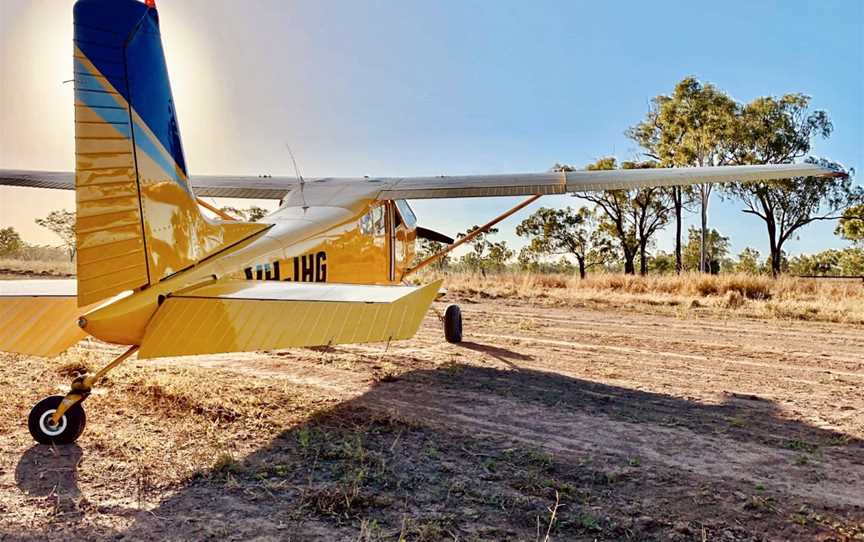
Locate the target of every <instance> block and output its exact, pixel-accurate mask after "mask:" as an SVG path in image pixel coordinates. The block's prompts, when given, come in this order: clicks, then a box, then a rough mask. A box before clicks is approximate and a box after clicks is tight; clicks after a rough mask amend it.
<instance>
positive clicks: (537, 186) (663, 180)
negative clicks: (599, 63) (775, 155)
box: [0, 163, 845, 204]
mask: <svg viewBox="0 0 864 542" xmlns="http://www.w3.org/2000/svg"><path fill="white" fill-rule="evenodd" d="M842 175H845V174H844V173H842V172H840V171H837V170H834V169H831V168H827V167H822V166H819V165H815V164H808V163H804V164H769V165H755V166H714V167H691V168H653V169H616V170H609V171H567V172H563V171H562V172H549V173H510V174H503V175H463V176H437V177H373V178H368V177H363V178H354V177H352V178H338V177H336V178H330V177H327V178H313V179H307V181H308V182H307V185H306V186H307V187H308V189H309V191H310V192H311V193H312V194H316V195H318V196H319V197H320V199H319V200H317V201H316V203H318V204H325V203H326V201H327V199H328V195H329V194H337V193H344V192H345V190H346V189H348V191H349V192H354V191H358V193H363V194H373V195H374V194H376V193H377V199H379V200H386V199H433V198H469V197H493V196H521V195H531V194H565V193H568V192H597V191H603V190H622V189H630V188H642V187H651V186H676V185H689V184H707V183H725V182H752V181H762V180H771V179H788V178H790V177H807V176H819V177H832V176H842ZM191 181H192V186H193V189H194V191H195V194H196V195H198V196H212V197H230V198H260V199H283V198H284V197H285V196H286V195H287V194H288V193H289V192H290V191H291V190H292V189H293V188H296V187H297V180H296V179H295V178H294V177H271V176H258V177H248V176H233V175H197V176H192V177H191ZM0 185H8V186H28V187H35V188H60V189H68V190H71V189H74V188H75V180H74V176H73V174H72V173H69V172H58V171H24V170H0Z"/></svg>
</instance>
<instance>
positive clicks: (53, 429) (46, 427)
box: [39, 408, 66, 437]
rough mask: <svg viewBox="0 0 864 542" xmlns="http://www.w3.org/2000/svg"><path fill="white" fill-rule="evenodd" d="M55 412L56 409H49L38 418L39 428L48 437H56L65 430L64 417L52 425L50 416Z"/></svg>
mask: <svg viewBox="0 0 864 542" xmlns="http://www.w3.org/2000/svg"><path fill="white" fill-rule="evenodd" d="M55 412H57V409H54V408H52V409H49V410H46V411H45V412H43V413H42V416H41V417H40V418H39V428H40V429H41V430H42V431H43V432H44V433H45V434H46V435H48V436H49V437H56V436H57V435H59V434H60V433H62V432H63V431H64V430H65V429H66V416H63V417H62V418H60V422H59V423H57V424H54V423H52V420H51V416H52V415H53V414H54V413H55Z"/></svg>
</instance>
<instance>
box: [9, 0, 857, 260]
mask: <svg viewBox="0 0 864 542" xmlns="http://www.w3.org/2000/svg"><path fill="white" fill-rule="evenodd" d="M157 4H158V6H159V9H160V14H161V19H162V31H163V39H164V41H165V44H166V50H167V56H168V64H169V70H170V71H171V75H172V81H173V84H174V90H175V101H176V103H177V109H178V111H179V115H180V123H181V128H182V132H183V137H184V144H185V147H186V155H187V163H188V164H189V168H190V171H191V172H193V173H238V174H249V173H253V174H254V173H259V172H268V173H271V174H274V175H275V174H291V173H292V170H291V167H290V160H289V159H288V156H287V152H286V151H285V143H286V142H287V143H290V144H291V146H292V148H293V150H294V153H295V155H296V156H297V158H298V161H299V163H300V166H301V168H302V170H303V173H304V174H305V175H307V176H318V175H364V174H369V175H422V174H457V173H501V172H520V171H544V170H546V169H548V168H549V167H550V166H551V165H552V164H554V163H555V162H566V163H570V164H575V165H583V164H586V163H588V162H590V161H593V160H594V159H596V158H599V157H601V156H605V155H610V154H615V155H617V156H618V157H619V158H621V159H630V158H634V157H636V156H637V153H638V149H637V148H636V147H635V145H634V144H633V143H632V142H631V141H629V140H628V139H627V138H626V137H625V136H624V130H625V129H626V128H627V127H628V126H630V125H632V124H633V123H635V122H637V121H639V120H640V119H641V118H642V117H643V116H644V114H645V112H646V111H647V108H648V102H649V100H650V98H651V97H652V96H654V95H656V94H659V93H666V92H669V91H670V90H671V89H672V87H673V86H674V84H675V83H676V82H677V81H678V80H679V79H681V78H682V77H683V76H685V75H691V74H692V75H696V76H697V77H699V78H701V79H703V80H704V81H708V82H712V83H714V84H716V85H717V86H719V87H720V88H722V89H725V90H726V91H728V92H729V93H730V94H731V95H732V96H733V97H735V98H736V99H738V100H743V101H746V100H751V99H753V98H754V97H757V96H760V95H766V94H775V95H776V94H782V93H785V92H804V93H807V94H809V95H811V96H812V97H813V105H814V107H815V108H820V109H826V110H827V111H828V112H829V113H830V115H831V118H832V120H833V123H834V135H833V136H832V137H831V138H830V139H829V140H827V141H819V142H817V144H816V146H815V149H814V152H815V154H817V155H820V156H825V157H828V158H831V159H833V160H836V161H839V162H841V163H843V164H845V165H847V166H849V167H855V168H856V169H859V170H860V169H861V167H862V166H864V30H862V26H864V22H862V21H864V2H862V1H860V0H846V1H832V2H818V3H816V2H803V1H800V2H793V1H775V2H768V1H765V2H753V1H740V2H712V3H710V4H709V3H704V4H699V5H696V4H694V3H693V2H684V1H679V2H672V1H665V2H662V1H661V2H650V3H647V2H640V3H635V2H634V3H630V2H627V3H625V2H574V1H561V2H552V1H548V2H533V3H529V2H516V1H513V2H509V1H508V2H505V1H498V2H488V1H465V0H460V1H440V2H400V1H386V2H384V1H381V2H361V1H341V2H333V1H324V2H285V1H275V0H274V1H264V0H259V1H256V2H238V1H236V0H235V1H227V0H226V1H220V0H183V1H182V2H181V1H180V0H157ZM70 12H71V2H68V1H66V2H61V1H57V0H43V1H41V2H32V3H31V2H29V1H25V0H3V2H2V4H0V60H2V64H0V167H22V168H23V167H27V168H71V167H72V155H71V148H72V140H71V134H72V126H71V110H72V105H71V89H68V88H67V87H69V85H65V86H64V85H61V84H60V82H61V81H62V80H64V79H69V78H70V75H69V72H70V71H71V61H70V60H69V58H70V56H71V13H70ZM34 96H35V98H34ZM21 193H25V194H26V195H25V196H19V194H21ZM0 198H2V201H0V224H2V225H7V224H13V225H15V226H16V227H19V229H23V230H25V232H26V234H27V235H28V236H30V237H32V238H38V239H43V237H39V236H40V235H44V234H40V233H37V232H36V231H35V230H34V229H33V228H32V227H30V226H29V224H27V222H28V221H30V223H32V218H33V216H38V215H39V214H44V213H41V212H40V208H41V207H47V206H63V205H64V204H65V205H67V206H68V207H71V206H72V199H71V198H68V197H67V199H65V200H64V199H63V198H64V196H42V195H39V194H34V193H32V192H30V191H22V190H20V189H18V190H16V191H13V190H10V189H3V191H2V192H0ZM22 200H27V201H28V202H29V203H28V204H27V205H25V206H24V207H21V206H20V205H19V204H18V202H20V201H22ZM67 201H68V203H64V202H67ZM542 201H543V200H541V202H542ZM512 204H513V201H512V200H509V199H503V200H502V199H498V200H491V199H490V200H476V199H474V200H459V201H448V202H441V201H437V202H417V203H415V208H416V210H417V212H418V215H419V216H420V220H421V223H422V224H424V225H426V226H428V227H432V228H437V229H440V230H442V231H445V232H447V233H451V234H452V233H455V232H456V231H462V230H464V229H465V228H466V227H468V226H470V225H472V224H475V223H480V222H482V221H484V220H485V219H486V218H488V217H490V216H492V215H495V214H497V213H498V212H500V211H502V210H504V209H505V208H507V207H508V206H511V205H512ZM544 204H545V205H556V206H561V205H568V204H571V205H579V201H577V200H573V199H572V198H568V197H563V196H562V197H554V198H548V200H547V201H546V202H545V203H544ZM739 209H740V206H739V205H737V204H734V203H722V202H721V201H720V200H719V198H715V199H714V200H713V201H712V209H711V218H710V220H711V224H712V226H714V227H717V228H718V229H719V230H720V231H721V232H722V233H724V234H726V235H729V236H730V237H731V238H732V241H733V249H734V250H735V251H738V250H740V249H741V248H743V247H744V246H747V245H750V246H754V247H756V248H759V249H760V250H761V251H762V252H763V254H764V253H766V252H767V250H766V247H767V243H766V241H765V234H764V231H763V226H762V223H761V222H760V221H759V220H758V219H757V218H754V217H750V216H746V215H743V214H741V213H740V210H739ZM30 215H33V216H30ZM522 216H525V213H522V214H520V215H518V216H517V217H515V218H513V219H510V220H509V221H508V222H507V223H505V224H504V225H503V226H502V234H503V235H504V236H505V237H506V238H508V239H512V240H513V242H518V241H517V238H516V237H515V235H514V234H513V228H514V227H515V224H516V223H518V220H519V218H520V217H522ZM693 220H694V221H695V217H693ZM832 229H833V225H828V224H825V225H819V226H813V227H810V228H808V229H806V230H805V231H804V233H803V234H802V236H801V239H800V240H798V241H794V242H793V243H792V244H791V245H790V246H789V250H790V251H791V252H793V253H797V252H801V251H805V252H807V251H815V250H820V249H822V248H826V247H830V246H841V245H842V243H840V241H839V240H837V239H836V238H835V237H834V236H833V234H832ZM658 247H659V248H663V249H669V248H670V247H671V232H667V233H665V234H664V235H663V236H661V239H660V241H659V243H658Z"/></svg>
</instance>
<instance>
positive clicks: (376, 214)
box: [372, 205, 386, 235]
mask: <svg viewBox="0 0 864 542" xmlns="http://www.w3.org/2000/svg"><path fill="white" fill-rule="evenodd" d="M372 224H373V228H374V230H375V235H384V232H385V231H386V225H385V223H384V206H383V205H376V206H375V207H373V208H372Z"/></svg>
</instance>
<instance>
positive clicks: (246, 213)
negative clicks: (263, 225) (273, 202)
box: [219, 205, 267, 222]
mask: <svg viewBox="0 0 864 542" xmlns="http://www.w3.org/2000/svg"><path fill="white" fill-rule="evenodd" d="M219 210H220V211H222V212H223V213H226V214H228V215H230V216H233V217H235V218H237V219H239V220H243V221H244V222H255V221H257V220H260V219H262V218H264V217H265V216H266V215H267V209H262V208H261V207H258V206H256V205H253V206H251V207H249V208H246V209H238V208H237V207H220V208H219Z"/></svg>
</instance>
